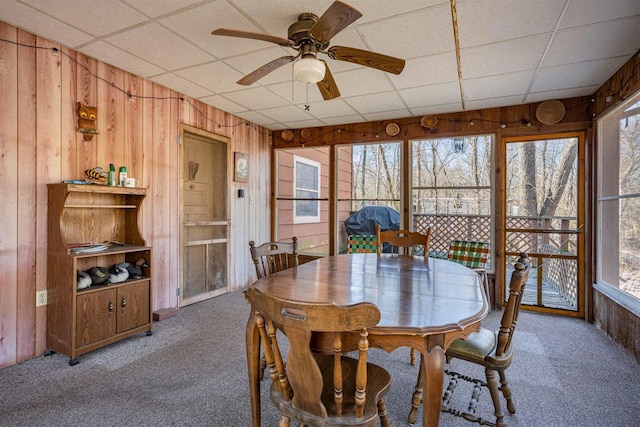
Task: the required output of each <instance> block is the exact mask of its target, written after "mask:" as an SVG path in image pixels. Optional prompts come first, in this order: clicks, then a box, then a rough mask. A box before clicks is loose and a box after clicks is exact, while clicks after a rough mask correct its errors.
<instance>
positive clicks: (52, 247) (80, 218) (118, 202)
mask: <svg viewBox="0 0 640 427" xmlns="http://www.w3.org/2000/svg"><path fill="white" fill-rule="evenodd" d="M48 190H49V192H48V193H49V201H48V203H49V212H48V233H49V234H48V239H47V240H48V248H47V250H48V258H47V299H48V301H47V347H48V349H49V350H48V351H50V352H58V353H62V354H65V355H67V356H69V357H70V358H71V359H70V361H69V364H71V365H75V364H76V363H77V362H78V356H79V355H81V354H83V353H86V352H88V351H91V350H95V349H96V348H99V347H102V346H105V345H108V344H111V343H113V342H116V341H119V340H121V339H124V338H127V337H130V336H131V335H134V334H137V333H140V332H144V331H146V333H147V335H151V327H152V324H153V322H152V312H151V267H146V268H144V269H143V270H142V271H143V274H142V277H140V278H130V279H128V280H126V281H124V282H120V283H114V284H101V285H92V286H90V287H88V288H86V289H77V271H86V270H89V269H90V268H92V267H105V268H110V267H111V266H113V265H114V264H118V263H122V262H128V263H131V264H135V263H136V262H137V261H138V260H140V259H141V258H144V259H145V260H146V263H147V264H148V265H151V248H150V247H148V246H146V243H145V241H144V239H143V238H142V236H141V234H140V229H139V227H138V219H139V216H140V207H141V205H142V202H143V200H144V198H145V196H146V189H144V188H123V187H108V186H102V185H76V184H64V183H62V184H49V186H48ZM105 242H107V243H106V245H107V246H108V247H107V248H106V249H103V250H100V251H97V252H78V251H77V249H76V248H77V246H78V245H83V244H103V243H105Z"/></svg>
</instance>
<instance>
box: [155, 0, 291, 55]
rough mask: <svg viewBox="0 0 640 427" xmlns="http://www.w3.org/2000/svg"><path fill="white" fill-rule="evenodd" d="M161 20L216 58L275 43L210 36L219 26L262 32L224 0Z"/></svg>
mask: <svg viewBox="0 0 640 427" xmlns="http://www.w3.org/2000/svg"><path fill="white" fill-rule="evenodd" d="M160 23H161V24H162V25H164V26H166V27H167V28H170V29H172V30H173V31H175V32H177V33H178V34H180V35H181V36H183V37H185V38H186V39H187V40H189V41H190V42H191V43H193V44H194V45H196V46H198V47H200V48H201V49H203V50H205V51H207V52H209V53H211V54H212V55H214V56H215V57H217V58H227V57H232V56H236V55H241V54H244V53H247V52H253V51H257V50H260V49H265V48H270V47H273V46H277V45H274V44H273V43H268V42H265V41H259V40H251V39H245V38H239V37H228V36H214V35H212V34H211V32H212V31H213V30H215V29H218V28H230V29H233V30H243V31H251V32H256V33H262V32H263V31H262V30H261V29H260V28H258V27H257V26H255V25H254V24H253V23H252V22H251V21H250V20H249V19H247V17H246V16H244V15H243V14H241V13H240V12H239V11H238V10H237V9H235V8H234V7H232V6H231V5H230V4H229V3H228V2H227V1H222V0H218V1H214V2H212V3H208V4H205V5H202V6H200V7H197V8H193V9H190V10H187V11H185V12H182V13H179V14H176V15H173V16H169V17H167V18H165V19H162V20H160ZM285 37H286V36H285ZM280 56H283V55H280Z"/></svg>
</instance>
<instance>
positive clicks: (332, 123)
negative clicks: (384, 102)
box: [322, 115, 365, 126]
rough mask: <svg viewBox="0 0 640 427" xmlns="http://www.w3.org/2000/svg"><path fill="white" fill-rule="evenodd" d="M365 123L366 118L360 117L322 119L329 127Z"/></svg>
mask: <svg viewBox="0 0 640 427" xmlns="http://www.w3.org/2000/svg"><path fill="white" fill-rule="evenodd" d="M363 121H365V119H364V117H362V116H360V115H353V116H342V117H340V116H338V117H326V118H323V119H322V122H323V123H325V124H326V125H327V126H335V125H346V124H349V123H360V122H363Z"/></svg>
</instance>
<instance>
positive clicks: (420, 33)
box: [358, 4, 455, 60]
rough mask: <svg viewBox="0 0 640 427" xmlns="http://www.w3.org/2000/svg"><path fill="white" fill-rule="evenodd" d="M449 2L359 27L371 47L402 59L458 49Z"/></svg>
mask: <svg viewBox="0 0 640 427" xmlns="http://www.w3.org/2000/svg"><path fill="white" fill-rule="evenodd" d="M451 28H452V21H451V9H450V7H449V5H448V4H443V5H441V6H437V7H433V8H429V9H425V10H421V11H418V12H415V13H413V14H410V15H401V16H395V17H392V18H389V19H385V20H381V21H376V22H372V23H370V24H365V25H361V26H359V27H358V32H359V33H360V34H361V35H362V37H363V39H364V41H365V43H366V44H367V46H369V48H370V49H371V50H372V51H374V52H378V53H382V54H385V55H390V56H395V57H398V58H402V59H405V60H406V59H410V58H416V57H420V56H425V55H433V54H435V53H441V52H447V51H451V50H455V44H454V40H453V31H452V29H451Z"/></svg>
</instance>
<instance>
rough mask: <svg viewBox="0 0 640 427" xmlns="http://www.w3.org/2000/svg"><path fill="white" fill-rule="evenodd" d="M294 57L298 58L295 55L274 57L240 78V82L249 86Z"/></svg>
mask: <svg viewBox="0 0 640 427" xmlns="http://www.w3.org/2000/svg"><path fill="white" fill-rule="evenodd" d="M294 59H296V57H295V56H283V57H282V58H278V59H274V60H273V61H271V62H267V63H266V64H264V65H263V66H262V67H260V68H258V69H257V70H255V71H253V72H252V73H251V74H247V75H246V76H244V77H243V78H241V79H240V80H238V84H239V85H245V86H249V85H251V84H253V83H255V82H257V81H258V80H260V79H261V78H263V77H264V76H266V75H267V74H269V73H270V72H272V71H273V70H275V69H277V68H280V67H282V66H283V65H284V64H288V63H289V62H291V61H293V60H294Z"/></svg>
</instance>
